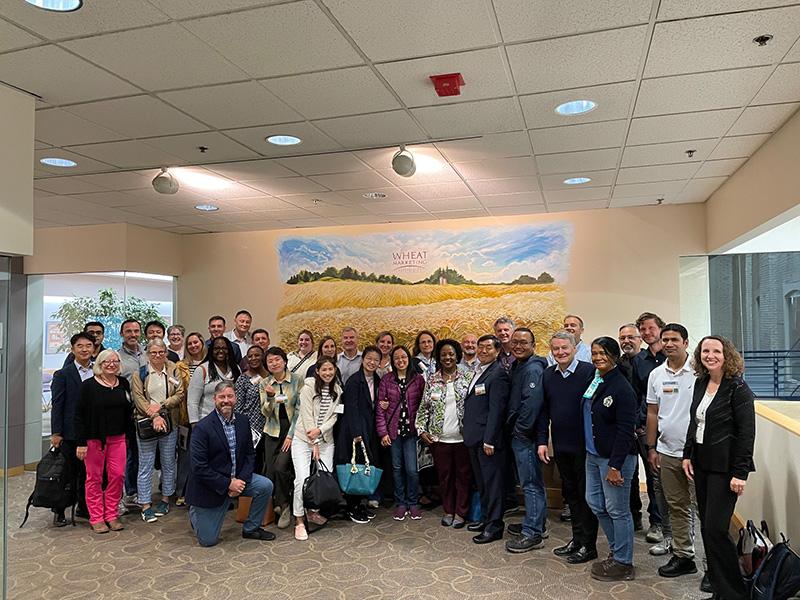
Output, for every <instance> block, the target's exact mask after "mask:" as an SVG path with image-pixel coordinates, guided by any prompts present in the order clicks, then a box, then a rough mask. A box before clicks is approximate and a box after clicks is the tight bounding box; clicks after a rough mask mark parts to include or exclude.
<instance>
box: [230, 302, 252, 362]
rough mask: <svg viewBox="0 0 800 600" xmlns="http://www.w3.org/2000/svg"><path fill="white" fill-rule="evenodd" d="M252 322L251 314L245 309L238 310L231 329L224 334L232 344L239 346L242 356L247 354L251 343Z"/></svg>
mask: <svg viewBox="0 0 800 600" xmlns="http://www.w3.org/2000/svg"><path fill="white" fill-rule="evenodd" d="M252 324H253V315H251V314H250V313H249V312H248V311H246V310H240V311H239V312H237V313H236V316H235V317H234V319H233V329H231V330H230V331H229V332H227V333H226V334H225V337H226V338H228V339H229V340H230V341H231V342H233V344H234V345H236V346H239V351H240V352H241V353H242V356H245V355H246V354H247V350H248V349H249V348H250V346H252V345H253V342H252V340H251V338H250V325H252Z"/></svg>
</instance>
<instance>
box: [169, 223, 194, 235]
mask: <svg viewBox="0 0 800 600" xmlns="http://www.w3.org/2000/svg"><path fill="white" fill-rule="evenodd" d="M164 231H168V232H169V233H178V234H192V233H203V231H202V230H201V229H196V228H195V227H187V226H186V225H176V226H175V227H165V228H164Z"/></svg>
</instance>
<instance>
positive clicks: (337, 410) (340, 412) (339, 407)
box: [333, 404, 344, 415]
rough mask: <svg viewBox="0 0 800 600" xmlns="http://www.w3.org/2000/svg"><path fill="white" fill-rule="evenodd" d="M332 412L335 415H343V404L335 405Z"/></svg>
mask: <svg viewBox="0 0 800 600" xmlns="http://www.w3.org/2000/svg"><path fill="white" fill-rule="evenodd" d="M333 412H335V413H336V414H337V415H343V414H344V404H337V405H336V408H334V409H333Z"/></svg>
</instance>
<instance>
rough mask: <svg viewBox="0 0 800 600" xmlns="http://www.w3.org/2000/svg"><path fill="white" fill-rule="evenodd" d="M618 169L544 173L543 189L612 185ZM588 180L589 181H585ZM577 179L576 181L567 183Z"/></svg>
mask: <svg viewBox="0 0 800 600" xmlns="http://www.w3.org/2000/svg"><path fill="white" fill-rule="evenodd" d="M615 173H616V171H594V172H591V173H590V172H583V171H575V172H572V173H568V174H559V175H542V189H545V190H567V189H572V188H575V187H597V186H604V185H611V184H612V183H613V182H614V174H615ZM584 180H588V181H584ZM567 181H575V183H567Z"/></svg>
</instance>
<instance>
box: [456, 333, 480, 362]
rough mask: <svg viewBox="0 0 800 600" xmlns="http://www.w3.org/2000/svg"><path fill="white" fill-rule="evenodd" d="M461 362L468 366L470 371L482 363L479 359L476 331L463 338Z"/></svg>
mask: <svg viewBox="0 0 800 600" xmlns="http://www.w3.org/2000/svg"><path fill="white" fill-rule="evenodd" d="M461 352H462V354H463V356H462V357H461V364H462V365H464V366H465V367H467V368H468V369H469V370H470V371H475V369H476V368H477V367H478V365H479V364H480V361H479V360H478V336H477V335H475V334H474V333H468V334H467V335H465V336H464V337H463V338H462V339H461Z"/></svg>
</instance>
